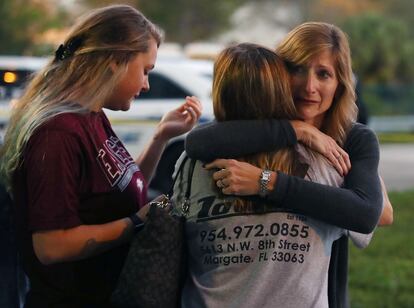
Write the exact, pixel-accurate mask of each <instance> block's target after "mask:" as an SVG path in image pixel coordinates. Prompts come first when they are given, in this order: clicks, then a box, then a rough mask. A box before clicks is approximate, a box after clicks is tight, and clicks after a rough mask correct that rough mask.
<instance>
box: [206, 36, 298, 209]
mask: <svg viewBox="0 0 414 308" xmlns="http://www.w3.org/2000/svg"><path fill="white" fill-rule="evenodd" d="M213 107H214V115H215V117H216V119H217V121H229V120H249V119H294V118H295V115H296V109H295V106H294V104H293V101H292V95H291V92H290V86H289V75H288V72H287V70H286V69H285V65H284V63H283V61H282V60H281V58H280V57H279V56H278V55H277V54H276V53H275V52H273V51H271V50H269V49H267V48H264V47H261V46H259V45H255V44H248V43H244V44H239V45H236V46H233V47H229V48H226V49H224V50H223V51H222V52H221V53H220V54H219V56H218V58H217V60H216V62H215V65H214V77H213ZM295 158H296V156H295V151H293V149H292V148H287V149H282V150H279V151H277V152H267V153H259V154H254V155H250V156H244V157H241V158H239V159H240V160H243V161H246V162H249V163H251V164H253V165H256V166H258V167H260V168H262V169H271V170H280V171H283V172H286V173H289V174H292V173H293V172H294V169H295V167H294V163H295V162H296V159H295ZM251 205H252V203H251V202H250V201H247V200H242V199H239V200H237V201H236V208H240V207H241V209H246V208H250V207H251Z"/></svg>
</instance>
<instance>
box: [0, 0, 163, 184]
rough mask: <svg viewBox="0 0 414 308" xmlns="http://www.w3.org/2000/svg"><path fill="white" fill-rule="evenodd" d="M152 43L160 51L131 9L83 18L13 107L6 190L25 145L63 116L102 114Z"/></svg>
mask: <svg viewBox="0 0 414 308" xmlns="http://www.w3.org/2000/svg"><path fill="white" fill-rule="evenodd" d="M151 39H153V40H155V41H156V43H157V45H158V46H159V45H160V43H161V39H162V34H161V31H160V30H159V29H158V28H157V27H156V26H155V25H154V24H153V23H151V22H150V21H149V20H148V19H147V18H146V17H145V16H144V15H143V14H141V13H140V12H139V11H138V10H136V9H134V8H133V7H131V6H127V5H113V6H107V7H103V8H100V9H96V10H92V11H91V12H90V13H89V14H87V15H85V16H83V17H81V18H80V19H79V20H78V22H77V23H76V24H75V25H74V26H73V28H72V30H71V31H70V33H69V35H68V37H67V38H66V40H65V42H64V43H63V44H62V45H61V46H60V47H59V49H58V50H57V51H56V56H55V58H54V59H53V60H50V61H49V63H48V64H47V65H46V67H45V68H44V69H43V70H42V71H40V72H39V73H38V74H37V75H35V77H34V78H33V80H32V81H31V82H30V83H29V84H28V86H27V88H26V91H25V93H24V95H23V96H22V97H21V98H20V99H19V100H18V101H17V102H16V104H15V105H14V108H13V110H12V114H11V119H10V122H9V126H8V129H7V132H6V135H5V139H4V141H5V143H4V146H3V148H2V153H1V170H0V171H1V174H2V178H3V180H4V182H5V184H6V185H8V186H9V184H10V178H11V175H12V174H13V172H14V170H16V168H17V167H18V166H19V164H20V163H21V158H22V154H23V151H24V148H25V145H26V144H27V142H28V140H29V139H30V137H31V136H32V135H33V133H34V131H35V130H36V129H37V128H38V127H39V126H41V125H42V124H43V123H45V122H46V121H48V120H49V119H51V118H52V117H54V116H56V115H58V114H61V113H68V112H76V113H86V112H89V111H90V110H95V109H96V108H98V109H100V108H101V107H102V104H103V103H104V102H105V100H106V99H107V98H108V97H109V96H110V95H111V93H112V91H113V89H114V87H115V86H116V85H117V84H118V82H119V81H120V80H121V78H122V77H123V76H124V74H125V72H126V71H127V68H128V63H129V61H130V60H132V59H133V58H134V57H135V56H136V55H137V54H138V53H142V52H147V51H148V48H149V41H150V40H151ZM113 63H115V64H117V65H116V67H117V69H116V70H114V69H113V65H112V66H111V64H113ZM8 188H9V187H8Z"/></svg>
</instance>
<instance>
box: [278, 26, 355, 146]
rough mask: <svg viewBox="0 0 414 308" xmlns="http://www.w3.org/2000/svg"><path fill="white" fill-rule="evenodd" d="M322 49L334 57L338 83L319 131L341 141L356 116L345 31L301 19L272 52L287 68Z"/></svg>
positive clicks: (353, 86) (309, 57) (343, 140)
mask: <svg viewBox="0 0 414 308" xmlns="http://www.w3.org/2000/svg"><path fill="white" fill-rule="evenodd" d="M326 50H329V51H330V52H331V54H332V56H333V58H334V61H335V70H336V75H337V78H338V83H339V84H338V88H337V90H336V93H335V97H334V101H333V103H332V106H331V107H330V109H329V110H328V112H327V114H326V116H325V119H324V122H323V124H322V127H321V131H323V132H324V133H326V134H328V135H329V136H331V137H332V138H334V139H335V140H336V141H337V142H338V143H339V144H340V145H343V144H344V142H345V139H346V135H347V133H348V131H349V129H350V128H351V125H352V123H353V122H355V121H356V116H357V107H356V104H355V85H354V82H355V81H354V77H353V73H352V67H351V51H350V49H349V44H348V39H347V37H346V35H345V33H344V32H343V31H342V30H341V29H339V28H338V27H336V26H335V25H331V24H327V23H322V22H307V23H303V24H301V25H299V26H297V27H296V28H294V29H293V30H292V31H290V32H289V33H288V35H287V36H286V37H285V39H284V40H283V41H282V42H281V43H280V44H279V46H278V47H277V48H276V53H277V54H278V55H279V56H280V57H281V58H282V59H283V60H284V61H285V63H286V65H287V67H288V68H289V67H290V66H292V65H293V66H295V65H304V64H306V63H307V62H308V61H310V60H311V59H312V58H313V57H315V56H317V55H318V54H320V53H321V52H323V51H326Z"/></svg>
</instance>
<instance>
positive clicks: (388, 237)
mask: <svg viewBox="0 0 414 308" xmlns="http://www.w3.org/2000/svg"><path fill="white" fill-rule="evenodd" d="M390 200H391V202H392V204H393V208H394V224H393V225H392V226H390V227H382V228H378V229H377V230H376V232H375V236H374V238H373V240H372V242H371V244H370V246H369V247H368V248H366V249H365V250H362V251H361V250H358V249H357V248H355V247H350V248H351V249H350V259H349V260H350V269H349V287H350V297H351V307H352V308H370V307H375V308H393V307H396V308H397V307H398V308H404V307H407V308H408V307H414V241H413V239H414V238H413V235H414V190H411V191H406V192H398V193H397V192H391V193H390ZM350 246H352V245H350Z"/></svg>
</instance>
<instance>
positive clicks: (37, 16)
mask: <svg viewBox="0 0 414 308" xmlns="http://www.w3.org/2000/svg"><path fill="white" fill-rule="evenodd" d="M117 2H118V3H125V4H130V5H132V6H134V7H137V8H138V9H139V10H141V11H142V12H143V13H144V14H145V15H147V16H148V17H149V18H150V19H151V20H153V21H154V22H156V23H157V24H158V25H159V26H160V27H161V28H163V29H164V31H165V33H166V41H167V42H177V43H179V44H181V45H182V46H184V45H185V44H187V43H191V42H194V41H202V40H204V41H210V42H214V41H217V39H218V38H220V37H222V36H221V35H222V34H223V33H229V32H231V31H232V30H233V28H234V27H237V25H235V24H234V20H235V19H234V18H233V17H234V16H235V15H236V13H235V12H238V13H240V12H241V11H243V8H246V7H247V6H250V12H251V13H250V15H249V16H248V18H244V17H243V18H241V19H240V18H239V19H238V21H239V22H240V20H242V21H243V22H244V23H245V24H244V28H239V33H240V32H242V33H245V31H248V30H250V29H252V28H253V26H252V27H249V23H252V24H253V23H255V22H257V23H260V22H263V20H265V19H269V18H270V19H271V18H273V20H270V21H269V22H268V23H267V24H266V25H265V26H263V24H259V26H262V28H260V27H259V29H263V30H259V31H262V32H263V33H262V32H259V34H262V36H264V37H265V38H268V39H269V42H270V43H269V44H268V45H270V46H274V45H275V44H276V43H277V42H276V35H275V34H274V33H275V32H273V33H267V32H266V30H265V29H269V28H270V29H273V30H275V29H278V30H279V32H280V33H281V35H282V36H283V33H285V32H287V31H288V30H289V29H291V28H292V27H293V26H295V25H296V23H300V22H303V21H307V20H320V21H326V22H331V23H334V24H337V25H339V26H340V27H342V28H343V29H344V30H345V31H346V32H347V33H348V35H349V38H350V44H351V49H352V57H353V63H354V70H355V72H356V73H357V75H358V77H359V79H360V80H361V81H362V82H363V83H364V84H366V86H365V87H364V89H365V90H364V93H365V92H366V93H367V94H366V96H367V103H368V104H369V105H370V106H371V107H370V108H369V109H371V110H375V112H376V113H382V114H392V113H400V114H401V113H407V112H409V113H414V104H411V102H412V101H413V100H414V89H412V88H413V87H412V86H411V85H412V83H413V82H414V57H413V55H414V27H411V25H413V24H414V10H413V0H226V1H222V0H197V1H194V0H174V1H172V0H121V1H117ZM112 3H114V1H113V0H1V1H0V14H1V16H2V18H1V19H0V42H1V44H0V54H17V55H19V54H20V55H42V54H44V55H50V54H51V53H52V52H53V50H54V49H55V48H56V46H57V44H59V43H60V41H61V40H62V33H64V31H65V29H66V28H67V26H68V25H70V24H72V23H73V20H74V19H75V17H76V16H78V15H80V14H81V13H83V12H84V11H86V10H88V9H90V8H93V7H99V6H103V5H108V4H112ZM252 6H254V7H256V8H258V7H260V6H262V7H263V9H262V10H260V9H256V10H251V7H252ZM269 7H270V8H273V9H268V8H269ZM288 8H289V9H290V11H289V9H288ZM269 10H274V11H275V12H269ZM246 11H247V10H246V9H245V10H244V14H245V13H246ZM263 11H265V13H266V14H265V13H260V12H263ZM293 14H294V16H293ZM265 15H266V16H265ZM237 16H238V17H240V16H246V15H243V14H239V15H237ZM275 16H276V17H275ZM277 16H279V17H277ZM287 16H288V17H287ZM275 18H276V19H277V18H279V19H278V20H275ZM246 23H247V26H246ZM249 28H250V29H249ZM255 35H256V34H253V36H250V37H249V40H251V39H254V38H257V37H258V36H255ZM239 37H241V36H239ZM241 39H242V38H241ZM245 40H246V39H245ZM376 86H378V88H375V87H376ZM370 91H371V92H370ZM364 95H365V94H364ZM385 100H386V101H387V102H388V105H387V102H386V103H384V101H385ZM390 102H392V104H391V103H390ZM411 105H412V106H411Z"/></svg>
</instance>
